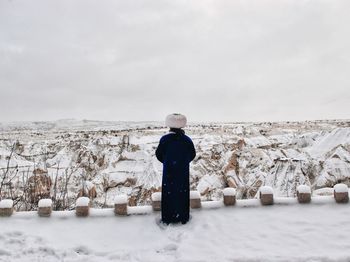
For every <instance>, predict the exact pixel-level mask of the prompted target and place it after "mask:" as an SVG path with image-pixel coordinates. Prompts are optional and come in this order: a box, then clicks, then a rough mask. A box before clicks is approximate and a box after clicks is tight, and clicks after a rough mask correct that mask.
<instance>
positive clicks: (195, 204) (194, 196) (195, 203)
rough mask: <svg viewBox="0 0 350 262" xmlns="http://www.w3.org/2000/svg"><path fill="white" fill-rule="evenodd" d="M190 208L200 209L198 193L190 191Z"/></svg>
mask: <svg viewBox="0 0 350 262" xmlns="http://www.w3.org/2000/svg"><path fill="white" fill-rule="evenodd" d="M190 206H191V208H193V209H196V208H201V207H202V203H201V197H200V194H199V192H198V191H190Z"/></svg>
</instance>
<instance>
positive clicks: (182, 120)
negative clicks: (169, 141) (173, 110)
mask: <svg viewBox="0 0 350 262" xmlns="http://www.w3.org/2000/svg"><path fill="white" fill-rule="evenodd" d="M186 124H187V119H186V117H185V116H184V115H181V114H170V115H168V116H167V117H166V119H165V125H166V126H167V127H170V128H183V127H185V126H186Z"/></svg>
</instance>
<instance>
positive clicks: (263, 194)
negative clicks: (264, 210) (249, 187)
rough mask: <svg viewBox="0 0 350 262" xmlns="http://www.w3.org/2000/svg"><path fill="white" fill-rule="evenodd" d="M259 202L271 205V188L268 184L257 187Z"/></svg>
mask: <svg viewBox="0 0 350 262" xmlns="http://www.w3.org/2000/svg"><path fill="white" fill-rule="evenodd" d="M259 196H260V202H261V204H262V205H263V206H267V205H273V189H272V187H269V186H262V187H260V189H259Z"/></svg>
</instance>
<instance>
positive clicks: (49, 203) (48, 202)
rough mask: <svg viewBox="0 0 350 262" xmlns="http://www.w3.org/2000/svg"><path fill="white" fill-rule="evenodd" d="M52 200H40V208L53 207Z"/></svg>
mask: <svg viewBox="0 0 350 262" xmlns="http://www.w3.org/2000/svg"><path fill="white" fill-rule="evenodd" d="M51 206H52V200H51V199H40V200H39V203H38V207H51Z"/></svg>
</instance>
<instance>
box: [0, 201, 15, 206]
mask: <svg viewBox="0 0 350 262" xmlns="http://www.w3.org/2000/svg"><path fill="white" fill-rule="evenodd" d="M12 207H13V200H12V199H3V200H1V201H0V208H12Z"/></svg>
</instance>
